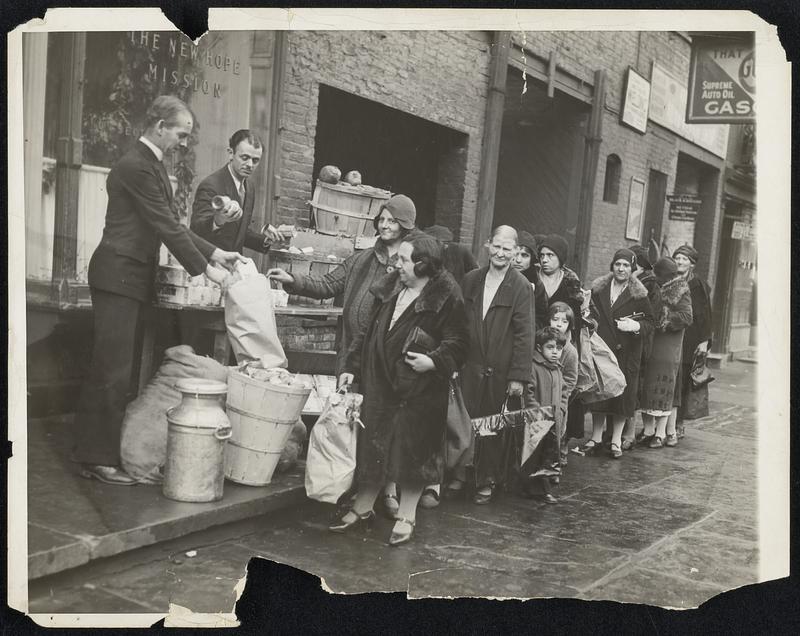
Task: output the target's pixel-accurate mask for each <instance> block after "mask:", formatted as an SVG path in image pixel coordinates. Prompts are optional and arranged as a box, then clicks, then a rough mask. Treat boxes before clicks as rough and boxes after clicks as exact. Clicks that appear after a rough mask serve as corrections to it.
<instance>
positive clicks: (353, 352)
mask: <svg viewBox="0 0 800 636" xmlns="http://www.w3.org/2000/svg"><path fill="white" fill-rule="evenodd" d="M370 291H371V293H372V294H373V296H374V297H375V306H374V309H373V314H372V319H371V320H370V321H369V323H368V326H367V328H366V331H365V332H362V333H360V334H359V335H358V336H357V337H356V338H355V340H354V342H353V344H352V346H351V347H350V350H349V352H348V354H347V356H346V358H345V365H344V368H345V371H344V373H342V374H341V376H340V379H339V384H340V385H343V384H349V383H352V382H353V381H354V380H358V381H359V382H360V389H361V392H362V393H363V394H364V403H363V406H362V408H361V418H362V421H363V422H364V429H363V430H362V431H361V432H360V434H359V439H358V452H357V463H356V479H357V481H358V485H359V491H358V495H357V496H356V499H355V501H354V503H353V507H352V510H349V511H348V512H347V513H345V514H344V515H343V516H342V517H341V519H340V520H339V521H337V522H336V523H334V524H333V525H332V526H330V529H331V530H332V531H334V532H344V531H345V530H347V529H348V528H351V527H354V526H357V525H360V524H362V523H364V522H367V521H369V520H371V519H372V517H373V516H374V512H373V506H374V504H375V500H376V498H377V496H378V493H379V492H380V490H381V486H382V485H383V484H384V483H385V482H387V481H392V482H396V483H397V484H398V485H399V487H400V489H401V491H402V493H403V495H402V499H401V501H400V508H399V512H398V514H397V518H398V519H397V523H396V524H395V527H394V530H393V532H392V536H391V538H390V540H389V544H390V545H399V544H401V543H405V542H406V541H408V540H410V539H411V536H412V534H413V532H414V524H415V519H416V508H417V502H418V501H419V498H420V495H421V494H422V490H423V488H424V486H425V485H426V484H432V483H434V484H438V483H440V482H441V480H442V478H443V475H442V468H443V460H442V456H441V447H442V439H443V437H444V432H445V423H446V418H447V404H448V396H449V386H450V385H449V380H450V377H451V376H452V375H453V373H454V372H455V371H457V370H458V369H459V368H460V366H461V364H462V363H463V362H464V359H465V357H466V355H467V349H468V346H469V333H468V330H467V319H466V314H465V312H464V302H463V300H462V298H461V293H460V292H459V289H458V285H457V284H456V282H455V280H454V279H453V277H452V276H451V275H450V274H449V273H448V272H447V271H445V270H444V269H443V267H442V255H441V246H440V245H439V243H438V242H437V241H436V239H434V238H431V237H429V236H422V237H418V238H414V239H411V240H404V241H403V242H402V243H401V245H400V247H399V248H398V251H397V271H395V272H392V273H391V274H388V275H387V276H385V277H384V278H382V279H381V280H380V281H378V283H376V284H375V285H373V287H372V288H371V289H370ZM416 327H419V328H420V329H422V330H423V331H424V332H425V334H427V336H429V337H430V338H431V339H432V342H433V348H432V349H427V352H426V353H422V352H421V349H420V348H418V347H415V348H412V349H410V350H407V349H406V342H407V339H408V337H409V335H410V334H411V333H412V331H413V330H414V329H415V328H416ZM404 350H406V351H407V352H406V351H404Z"/></svg>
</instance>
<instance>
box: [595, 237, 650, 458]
mask: <svg viewBox="0 0 800 636" xmlns="http://www.w3.org/2000/svg"><path fill="white" fill-rule="evenodd" d="M635 267H636V255H635V254H634V253H633V252H631V250H629V249H627V248H623V249H619V250H617V252H616V253H615V254H614V258H613V260H612V261H611V272H610V273H609V274H606V275H605V276H601V277H599V278H597V279H595V281H594V282H593V283H592V318H593V319H594V320H596V321H597V333H598V335H599V336H600V337H601V338H602V339H603V340H604V341H605V343H606V344H607V345H608V347H609V348H610V349H611V351H613V352H614V355H616V357H617V363H618V364H619V368H620V369H621V370H622V373H623V374H624V375H625V382H626V387H625V391H624V392H623V393H622V395H620V396H618V397H615V398H612V399H610V400H604V401H603V402H597V403H595V404H592V405H591V409H592V420H593V422H592V423H593V430H592V437H591V439H590V440H589V441H588V442H587V443H586V444H585V446H584V450H585V451H586V452H592V451H594V450H595V448H596V447H598V446H600V444H601V442H602V435H603V428H604V426H605V424H606V416H607V415H608V416H609V418H608V419H610V420H611V424H612V431H611V446H610V448H609V451H610V453H611V456H612V457H614V458H615V459H616V458H619V457H622V429H623V427H624V425H625V418H626V417H633V415H634V413H635V412H636V406H637V401H638V400H637V393H638V391H639V368H640V366H641V362H642V326H643V325H644V324H646V323H652V321H653V310H652V308H651V307H650V301H649V300H648V299H647V288H646V287H645V286H644V285H642V283H640V282H639V281H638V280H637V279H636V277H634V276H632V275H631V274H632V272H633V268H635ZM634 314H636V315H637V317H636V319H634V318H631V316H633V315H634Z"/></svg>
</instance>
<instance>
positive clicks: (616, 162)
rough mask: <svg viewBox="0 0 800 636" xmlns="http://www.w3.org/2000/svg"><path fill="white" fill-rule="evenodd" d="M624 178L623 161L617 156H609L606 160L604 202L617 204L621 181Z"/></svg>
mask: <svg viewBox="0 0 800 636" xmlns="http://www.w3.org/2000/svg"><path fill="white" fill-rule="evenodd" d="M621 176H622V160H621V159H620V158H619V157H618V156H617V155H608V158H607V159H606V180H605V183H604V184H603V201H608V202H609V203H616V202H617V201H619V180H620V177H621Z"/></svg>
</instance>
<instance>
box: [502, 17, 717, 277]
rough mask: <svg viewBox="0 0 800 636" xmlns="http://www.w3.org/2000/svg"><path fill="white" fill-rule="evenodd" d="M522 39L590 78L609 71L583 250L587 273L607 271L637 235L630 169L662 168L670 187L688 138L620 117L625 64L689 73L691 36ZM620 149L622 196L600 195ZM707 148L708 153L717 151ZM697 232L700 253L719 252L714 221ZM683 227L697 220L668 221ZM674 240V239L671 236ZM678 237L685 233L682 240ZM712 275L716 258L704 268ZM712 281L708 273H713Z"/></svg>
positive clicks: (576, 34)
mask: <svg viewBox="0 0 800 636" xmlns="http://www.w3.org/2000/svg"><path fill="white" fill-rule="evenodd" d="M525 39H526V47H527V48H528V50H529V51H531V52H532V53H534V54H535V55H537V56H539V57H542V58H547V57H548V56H549V54H550V52H551V51H555V52H556V55H557V63H558V65H559V66H560V67H561V68H563V69H564V70H565V71H567V72H568V73H570V74H572V75H574V76H576V77H578V78H580V79H583V80H584V81H587V82H592V81H593V73H594V71H595V70H596V69H603V70H605V71H606V99H605V108H604V113H603V131H602V138H603V141H602V143H601V147H600V157H599V161H598V168H597V175H596V180H595V191H594V208H593V215H592V220H591V232H590V242H589V254H588V255H587V259H586V262H587V276H586V278H587V279H589V280H590V279H592V278H594V277H595V276H598V275H601V274H603V273H605V272H607V271H608V265H609V261H610V260H611V258H612V256H613V254H614V251H615V250H616V249H617V248H619V247H621V246H625V245H630V244H632V243H634V242H635V241H631V240H628V239H626V238H625V225H626V222H627V207H628V195H629V192H630V183H631V177H638V178H640V179H643V180H644V181H645V183H647V180H648V176H649V173H650V170H651V169H653V170H658V171H660V172H663V173H665V174H666V175H667V193H671V192H673V191H674V189H675V174H676V171H677V160H678V150H679V148H680V147H681V145H682V144H683V145H684V146H685V142H681V141H680V140H679V138H678V137H677V136H676V135H675V134H674V133H673V132H671V131H669V130H667V129H665V128H662V127H660V126H659V125H657V124H654V123H652V122H648V125H647V133H646V134H645V135H642V134H640V133H639V132H637V131H635V130H633V129H631V128H628V127H627V126H624V125H621V124H620V123H619V115H620V108H621V106H622V96H623V90H624V87H625V75H626V73H627V69H628V67H631V68H633V69H634V70H635V71H637V72H638V73H639V74H640V75H642V76H644V77H645V78H649V77H650V72H651V66H652V63H653V61H655V62H656V63H658V64H659V66H661V67H662V68H664V69H665V70H667V71H668V72H670V73H671V74H673V75H675V76H676V77H681V78H686V77H688V73H689V57H690V44H689V42H687V41H686V39H684V38H683V37H682V36H681V35H679V34H677V33H675V32H666V31H663V32H630V31H620V32H581V31H569V32H528V33H527V34H526V37H525ZM514 41H515V42H517V43H521V42H522V34H515V36H514ZM611 153H614V154H617V155H619V157H620V158H621V160H622V171H621V172H622V174H621V179H620V191H619V199H618V202H617V203H615V204H614V203H607V202H604V201H603V183H604V179H605V167H606V158H607V157H608V155H609V154H611ZM698 153H700V154H706V155H707V156H706V159H707V161H710V162H716V161H717V159H716V158H713V157H711V155H708V153H703V151H698ZM714 205H715V207H714V210H715V211H716V213H715V215H714V216H718V208H719V198H718V197H717V198H716V200H715V202H714ZM667 212H668V208H667V205H666V204H665V205H664V210H663V217H662V220H663V223H664V226H665V228H666V227H667V223H668V219H667ZM709 225H710V227H709V228H708V230H705V229H704V230H703V231H702V232H699V230H698V232H697V233H699V234H703V236H695V239H694V240H695V242H696V243H697V245H696V247H697V248H698V249H699V250H700V251H701V253H704V252H705V253H704V254H703V255H704V257H705V260H707V261H708V260H712V259H713V258H715V257H716V239H717V237H716V236H715V234H714V232H715V230H714V228H716V225H715V224H709ZM672 229H675V230H680V231H679V234H680V237H679V238H681V239H685V238H686V237H690V236H694V235H695V234H696V232H695V228H694V223H692V222H690V223H686V224H681V226H680V227H678V226H673V228H672ZM672 242H673V241H672V240H671V241H670V243H672ZM681 242H682V241H681ZM709 274H710V275H711V276H710V277H711V278H713V274H714V266H713V262H712V263H711V266H710V268H709ZM710 282H712V284H713V280H712V281H710Z"/></svg>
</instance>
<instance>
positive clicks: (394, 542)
mask: <svg viewBox="0 0 800 636" xmlns="http://www.w3.org/2000/svg"><path fill="white" fill-rule="evenodd" d="M400 523H405V524H407V525H408V526H409V527H410V528H411V530H410V531H409V532H400V531H398V530H397V525H398V524H400ZM415 523H416V522H414V521H411V520H409V519H398V520H397V523H395V524H394V528H392V536H390V537H389V545H390V546H392V547H393V548H394V547H397V546H398V545H403V544H404V543H408V542H409V541H411V537H413V536H414V525H415Z"/></svg>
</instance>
